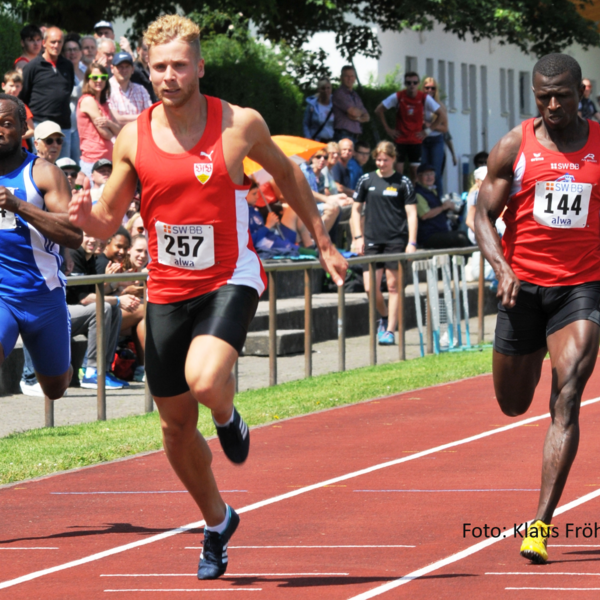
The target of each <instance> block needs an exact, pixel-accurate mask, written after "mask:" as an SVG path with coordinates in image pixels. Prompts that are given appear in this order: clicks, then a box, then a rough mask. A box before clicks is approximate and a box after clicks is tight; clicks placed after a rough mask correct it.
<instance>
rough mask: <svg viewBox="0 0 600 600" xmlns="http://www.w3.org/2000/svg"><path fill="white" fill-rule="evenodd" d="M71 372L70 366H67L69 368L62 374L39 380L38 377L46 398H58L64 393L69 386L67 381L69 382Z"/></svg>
mask: <svg viewBox="0 0 600 600" xmlns="http://www.w3.org/2000/svg"><path fill="white" fill-rule="evenodd" d="M72 374H73V371H72V367H69V370H68V371H67V372H66V373H65V374H64V375H60V376H59V377H53V378H51V379H44V380H40V378H38V381H39V384H40V387H41V388H42V391H43V392H44V394H45V395H46V396H48V398H50V400H59V399H60V398H62V397H63V396H64V395H65V392H66V391H67V388H68V387H69V383H71V376H72Z"/></svg>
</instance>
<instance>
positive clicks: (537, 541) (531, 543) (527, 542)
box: [521, 521, 554, 565]
mask: <svg viewBox="0 0 600 600" xmlns="http://www.w3.org/2000/svg"><path fill="white" fill-rule="evenodd" d="M553 527H554V525H546V523H544V522H542V521H534V522H533V523H532V524H531V525H530V526H529V527H528V528H527V537H526V538H525V539H524V540H523V543H522V544H521V556H523V557H524V558H528V559H529V560H530V561H531V562H534V563H536V564H538V565H543V564H544V563H545V562H546V561H547V560H548V551H547V550H546V546H547V544H548V538H549V537H550V536H551V535H552V528H553ZM532 533H533V535H531V534H532Z"/></svg>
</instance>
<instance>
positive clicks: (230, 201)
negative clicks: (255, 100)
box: [135, 96, 266, 304]
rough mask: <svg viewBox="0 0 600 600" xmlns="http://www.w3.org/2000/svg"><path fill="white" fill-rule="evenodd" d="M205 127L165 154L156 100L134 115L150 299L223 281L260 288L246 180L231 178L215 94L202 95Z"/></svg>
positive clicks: (175, 297) (164, 300)
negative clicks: (156, 135)
mask: <svg viewBox="0 0 600 600" xmlns="http://www.w3.org/2000/svg"><path fill="white" fill-rule="evenodd" d="M204 97H205V98H206V102H207V111H208V114H207V119H206V127H205V129H204V133H203V134H202V137H201V139H200V141H199V142H198V143H197V144H196V146H194V148H192V149H191V150H190V151H188V152H182V153H181V154H169V153H167V152H164V151H163V150H161V149H160V148H159V147H158V146H157V145H156V143H155V142H154V139H153V137H152V129H151V120H152V111H153V110H154V109H155V108H156V107H157V106H158V104H154V105H153V106H151V107H150V108H149V109H147V110H145V111H144V112H143V113H142V114H141V115H140V116H139V117H138V120H137V123H138V147H137V155H136V159H135V170H136V171H137V174H138V177H139V178H140V182H141V186H142V199H141V208H140V212H141V215H142V219H143V221H144V226H145V227H146V231H147V232H148V252H149V254H150V263H149V264H148V271H149V275H148V300H149V301H150V302H153V303H155V304H169V303H172V302H178V301H181V300H188V299H190V298H194V297H196V296H200V295H201V294H206V293H207V292H212V291H214V290H216V289H218V288H219V287H221V286H223V285H225V284H233V285H247V286H249V287H252V288H254V289H255V290H256V291H257V292H258V293H259V295H260V294H262V292H263V291H264V289H265V286H266V276H265V273H264V270H263V268H262V264H261V262H260V259H259V258H258V256H257V254H256V252H255V251H254V247H253V246H252V238H251V237H250V235H249V232H248V224H249V219H248V203H247V202H246V194H247V193H248V189H249V187H250V186H249V183H248V181H247V179H246V178H245V182H244V185H236V184H235V183H233V181H232V180H231V177H230V176H229V173H228V171H227V167H226V165H225V159H224V158H223V144H222V114H223V109H222V105H221V100H219V99H218V98H212V97H210V96H204Z"/></svg>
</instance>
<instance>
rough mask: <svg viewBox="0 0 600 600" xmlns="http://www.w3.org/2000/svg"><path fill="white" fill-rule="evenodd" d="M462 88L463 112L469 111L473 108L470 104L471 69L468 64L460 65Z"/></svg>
mask: <svg viewBox="0 0 600 600" xmlns="http://www.w3.org/2000/svg"><path fill="white" fill-rule="evenodd" d="M460 86H461V91H462V110H463V111H468V110H469V109H470V107H471V105H470V103H469V68H468V65H467V63H461V65H460Z"/></svg>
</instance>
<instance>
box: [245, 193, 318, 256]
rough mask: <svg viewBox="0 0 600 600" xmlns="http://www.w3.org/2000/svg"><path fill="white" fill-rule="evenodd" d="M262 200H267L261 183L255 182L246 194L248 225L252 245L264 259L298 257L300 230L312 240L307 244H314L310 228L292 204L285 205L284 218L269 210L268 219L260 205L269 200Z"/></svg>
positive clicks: (302, 235) (308, 239) (308, 240)
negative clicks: (263, 194) (261, 210)
mask: <svg viewBox="0 0 600 600" xmlns="http://www.w3.org/2000/svg"><path fill="white" fill-rule="evenodd" d="M273 183H274V182H273ZM261 200H263V199H262V198H261V191H260V189H259V187H258V185H257V184H256V183H255V182H252V184H251V185H250V189H249V190H248V194H247V195H246V202H248V228H249V230H250V236H251V237H252V244H253V245H254V248H255V249H256V251H257V253H258V255H259V256H260V257H261V258H272V257H273V256H277V255H285V256H298V254H299V247H298V245H297V244H296V241H297V238H298V230H301V231H302V233H301V237H302V238H303V240H305V241H307V242H308V244H307V245H308V246H312V244H313V241H312V238H311V237H310V234H309V233H308V230H307V229H306V227H304V225H303V224H302V222H301V221H300V219H298V215H296V213H295V212H294V211H293V210H292V209H291V208H290V207H289V206H288V205H284V209H283V214H282V216H281V219H279V218H278V217H277V215H276V214H275V213H274V212H269V213H268V215H267V219H266V221H265V219H264V218H263V216H262V214H261V212H260V211H259V210H258V208H257V204H264V205H265V206H266V204H265V201H262V202H261ZM305 245H306V244H305Z"/></svg>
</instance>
